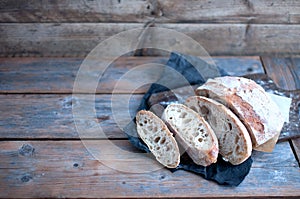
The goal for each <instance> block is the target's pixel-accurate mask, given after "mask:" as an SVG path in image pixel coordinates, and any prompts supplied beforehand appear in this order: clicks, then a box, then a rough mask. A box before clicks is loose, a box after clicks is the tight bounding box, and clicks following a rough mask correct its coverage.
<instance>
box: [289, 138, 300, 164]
mask: <svg viewBox="0 0 300 199" xmlns="http://www.w3.org/2000/svg"><path fill="white" fill-rule="evenodd" d="M291 144H292V147H293V149H294V153H295V157H296V159H297V161H298V164H299V166H300V138H298V139H293V140H291Z"/></svg>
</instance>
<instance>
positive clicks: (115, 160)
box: [0, 140, 300, 198]
mask: <svg viewBox="0 0 300 199" xmlns="http://www.w3.org/2000/svg"><path fill="white" fill-rule="evenodd" d="M114 144H115V145H116V146H119V147H121V148H122V149H124V150H127V151H132V152H134V151H135V150H134V149H133V148H132V146H130V145H129V143H128V141H125V140H124V141H114ZM287 146H288V143H280V144H278V145H277V146H276V151H277V152H279V151H282V150H283V151H285V152H286V153H285V155H279V154H278V153H277V152H274V153H272V154H269V155H265V154H263V153H259V154H255V155H254V163H253V167H252V169H251V171H250V173H249V175H248V176H247V177H246V179H245V180H244V182H243V183H242V184H240V185H239V186H238V187H226V186H219V185H217V184H215V183H214V182H210V181H207V180H204V179H203V178H202V177H199V176H197V175H195V174H192V173H189V172H185V171H177V172H175V173H171V172H170V171H168V170H166V169H160V170H157V171H153V172H148V173H136V172H137V171H143V170H144V169H145V168H146V167H149V166H151V165H150V164H153V163H154V162H153V161H152V160H151V161H149V158H147V157H145V161H140V159H138V158H137V157H138V154H136V153H135V154H134V155H132V156H130V158H128V159H126V161H124V160H123V158H122V157H121V156H120V155H118V154H114V153H108V154H104V155H108V156H107V157H110V162H109V161H108V162H107V161H106V162H104V161H103V160H100V161H98V160H96V159H94V157H93V156H92V155H91V154H90V153H89V152H88V151H87V149H86V148H85V147H84V146H83V145H82V143H81V142H80V141H60V142H58V141H26V142H16V141H8V142H0V148H1V151H0V158H1V162H0V169H1V172H0V177H1V179H2V180H1V181H0V197H5V198H25V197H30V198H33V197H39V198H40V197H43V198H44V197H64V198H79V197H89V198H90V197H93V198H99V197H183V196H184V197H201V198H212V197H214V198H215V197H218V198H223V197H235V198H239V197H248V196H251V197H280V196H281V197H286V196H294V197H296V196H299V195H300V183H299V182H300V176H299V168H298V167H297V166H295V165H294V160H293V159H290V158H287V156H288V157H292V156H291V155H292V152H291V151H290V148H289V147H287ZM105 147H109V145H107V143H106V142H105V141H91V142H90V145H89V149H90V150H93V149H95V150H97V149H99V148H105ZM142 156H144V155H143V154H140V156H139V157H142ZM274 163H275V164H274ZM117 165H119V166H120V167H117ZM116 167H117V168H121V167H123V168H127V169H131V170H130V171H131V172H122V171H120V170H118V169H112V168H116ZM37 187H38V188H37Z"/></svg>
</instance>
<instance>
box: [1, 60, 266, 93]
mask: <svg viewBox="0 0 300 199" xmlns="http://www.w3.org/2000/svg"><path fill="white" fill-rule="evenodd" d="M83 60H84V59H83V58H32V57H29V58H11V59H7V58H0V93H55V94H56V93H63V94H71V93H72V91H73V86H74V80H75V77H76V75H77V72H78V69H79V67H80V65H81V63H82V61H83ZM167 60H168V58H167V57H121V58H119V59H117V60H116V61H115V62H113V64H112V65H110V66H108V68H107V70H106V71H105V73H104V75H103V77H102V78H101V82H100V84H99V86H98V87H97V90H96V93H112V91H114V92H115V93H128V92H129V91H130V92H131V90H128V88H131V87H133V86H134V84H135V83H136V82H135V81H134V79H133V80H132V82H128V81H126V82H125V81H124V80H122V79H120V78H121V77H122V76H123V75H124V74H126V73H127V72H128V71H130V70H131V69H134V68H135V67H137V66H139V65H142V64H147V63H158V64H166V62H167ZM213 60H214V62H215V64H216V65H218V66H220V67H222V68H225V69H226V71H228V73H229V74H235V75H242V74H245V73H247V74H249V73H263V67H262V65H261V62H260V59H259V57H257V56H256V57H234V58H233V57H213ZM235 66H240V67H238V68H237V67H235ZM95 73H96V72H95ZM49 74H51V75H49ZM91 75H93V74H91ZM117 82H118V83H119V86H118V87H117V88H114V87H115V84H116V83H117ZM146 90H147V87H142V88H138V89H136V90H134V91H133V92H134V93H144V92H145V91H146ZM83 92H86V91H83Z"/></svg>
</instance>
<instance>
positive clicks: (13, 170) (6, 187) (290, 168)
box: [0, 57, 300, 198]
mask: <svg viewBox="0 0 300 199" xmlns="http://www.w3.org/2000/svg"><path fill="white" fill-rule="evenodd" d="M278 59H279V58H270V57H261V58H260V57H237V58H235V57H214V60H215V62H216V63H217V65H219V66H220V67H223V68H226V69H228V70H229V71H230V74H231V75H243V74H251V73H262V72H264V71H266V72H267V73H268V72H270V71H273V72H270V76H271V77H272V78H274V81H275V82H276V83H277V84H278V85H279V86H281V87H282V88H292V86H294V87H293V88H298V87H297V85H298V84H297V83H295V82H297V78H299V71H300V68H299V64H298V63H299V62H298V59H297V58H290V59H288V58H284V60H291V61H289V62H287V61H284V62H278V61H276V60H278ZM282 59H283V58H282ZM166 60H167V58H166V57H147V58H141V57H127V58H120V59H119V60H117V61H116V62H115V63H113V64H112V66H111V68H110V70H108V71H107V76H106V79H105V81H108V82H109V83H107V86H106V88H105V89H102V90H101V89H99V90H97V92H98V93H97V94H96V95H95V99H96V100H95V110H96V112H95V115H94V116H95V117H94V118H92V119H91V120H86V119H85V118H82V120H80V121H81V122H82V123H83V124H84V125H86V129H87V132H89V133H90V134H87V135H86V137H85V138H97V139H84V140H80V139H79V136H78V133H77V131H76V128H75V125H74V119H73V117H72V105H75V106H78V105H81V106H84V105H85V104H86V103H89V102H84V103H81V104H78V102H77V100H76V98H75V99H74V98H72V86H73V83H72V81H74V78H75V76H76V71H77V70H78V68H79V65H80V63H81V61H82V59H81V58H33V57H31V58H1V59H0V81H1V84H0V90H1V91H0V149H1V150H0V159H1V161H0V169H1V172H0V197H1V198H25V197H30V198H45V197H55V198H57V197H63V198H82V197H89V198H99V197H200V198H215V197H218V198H228V197H236V198H243V197H249V196H250V197H256V198H265V197H270V198H272V197H295V198H296V197H299V196H300V191H299V190H300V184H299V182H300V175H299V171H300V170H299V157H300V155H299V154H300V153H299V151H300V150H299V149H300V142H299V139H295V140H289V141H286V142H281V143H278V144H277V145H276V148H275V150H274V151H273V152H272V153H261V152H254V153H253V158H254V162H253V167H252V168H251V171H250V174H249V175H248V176H247V177H246V179H245V180H244V181H243V182H242V184H240V185H239V186H238V187H227V186H220V185H217V184H216V183H214V182H211V181H207V180H204V179H203V178H202V177H200V176H197V175H195V174H192V173H189V172H185V171H177V172H175V173H171V172H170V171H168V170H167V169H160V170H157V171H153V172H149V173H139V172H140V171H143V169H144V168H148V167H150V166H152V164H154V163H153V161H152V160H151V159H150V158H148V157H146V156H144V154H140V153H138V151H137V150H136V149H134V148H133V146H131V145H130V143H129V142H128V140H127V139H126V138H125V136H124V134H122V131H121V130H120V129H119V128H118V126H117V125H116V122H115V121H114V119H115V118H114V117H113V114H112V112H111V109H110V108H111V102H112V100H116V101H115V104H117V105H118V106H120V107H122V106H126V101H125V100H123V99H125V98H126V97H128V96H131V101H130V105H127V106H128V111H129V113H130V114H134V112H135V110H136V108H137V106H138V104H139V102H140V100H141V97H142V93H143V92H145V91H146V90H145V89H141V90H139V91H137V92H136V93H134V94H130V93H127V94H126V92H128V91H127V90H126V88H125V87H124V88H122V87H121V89H120V90H118V92H117V93H116V94H115V95H116V96H117V98H112V97H111V91H112V88H113V86H112V85H110V84H114V82H116V81H117V78H119V77H121V76H122V75H123V74H125V73H126V72H128V71H129V70H130V69H132V68H134V67H135V66H137V65H139V64H145V63H147V62H154V63H165V62H166ZM261 60H262V62H261ZM267 60H269V62H268V61H267ZM276 63H283V64H282V65H281V69H280V70H282V71H283V68H284V67H286V68H288V69H289V71H290V72H289V73H281V72H278V71H277V72H276V71H274V70H271V69H268V68H271V67H272V66H274V67H276ZM290 63H291V64H290ZM268 64H269V66H267V65H268ZM289 64H290V65H289ZM117 71H118V73H117ZM290 74H293V75H292V77H293V80H294V82H291V81H287V80H284V78H283V77H291V76H289V75H290ZM277 76H279V77H278V78H276V77H277ZM279 79H283V80H282V81H279ZM58 82H59V83H58ZM280 82H284V84H282V83H280ZM103 88H104V87H103ZM138 93H140V94H138ZM91 114H92V113H91ZM122 114H124V122H125V112H122ZM121 116H122V115H121ZM121 122H123V121H121ZM97 125H101V127H102V128H103V129H105V131H106V132H107V134H106V135H107V136H108V137H109V138H110V140H106V139H104V137H99V136H98V137H97V134H96V132H94V131H88V129H90V128H93V127H96V126H97ZM87 143H88V145H87ZM109 143H113V144H114V146H116V148H118V149H119V148H120V149H122V150H125V151H127V152H134V153H135V154H133V155H130V156H129V158H126V157H127V156H123V155H122V154H121V153H117V152H115V151H114V149H112V150H111V148H109V146H110V145H108V144H109ZM83 144H85V145H83ZM99 149H101V151H102V155H104V157H105V159H104V160H102V159H101V160H100V161H98V160H97V159H96V158H95V156H93V155H94V154H93V153H91V152H93V151H97V150H99ZM107 149H109V150H107ZM137 153H138V154H137ZM137 156H138V157H143V158H144V159H143V160H144V161H140V160H137V159H136V157H137ZM149 161H150V162H151V163H149ZM154 162H155V161H154ZM120 169H121V170H120ZM122 169H127V170H130V172H128V171H127V172H124V171H123V170H122ZM138 171H139V172H138Z"/></svg>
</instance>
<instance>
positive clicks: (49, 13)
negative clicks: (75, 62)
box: [0, 0, 300, 24]
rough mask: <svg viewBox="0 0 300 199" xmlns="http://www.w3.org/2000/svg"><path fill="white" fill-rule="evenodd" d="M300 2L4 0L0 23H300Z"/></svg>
mask: <svg viewBox="0 0 300 199" xmlns="http://www.w3.org/2000/svg"><path fill="white" fill-rule="evenodd" d="M299 9H300V4H299V2H298V1H294V0H288V1H280V0H275V1H271V0H262V1H259V0H251V1H243V0H238V1H235V0H228V1H222V2H219V1H217V0H210V1H208V0H204V1H188V2H185V3H183V2H182V1H179V0H175V1H174V0H158V1H142V0H126V1H114V0H106V1H88V0H84V1H79V0H72V1H66V0H61V1H45V2H43V3H41V2H39V1H32V2H31V1H18V0H9V1H1V6H0V22H12V23H20V22H26V23H32V22H36V23H40V22H59V23H61V22H147V21H151V20H155V21H157V22H167V23H169V22H172V23H178V22H184V23H186V22H196V23H199V22H201V23H272V24H280V23H285V24H294V23H299V22H300V14H299Z"/></svg>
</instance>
